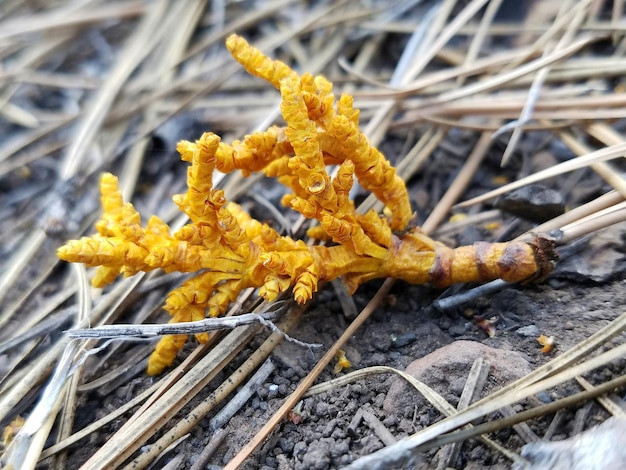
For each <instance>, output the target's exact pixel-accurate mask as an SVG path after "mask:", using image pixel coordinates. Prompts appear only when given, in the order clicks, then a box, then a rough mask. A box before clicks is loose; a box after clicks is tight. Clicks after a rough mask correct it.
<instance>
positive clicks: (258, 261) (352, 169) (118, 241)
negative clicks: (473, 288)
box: [58, 36, 556, 374]
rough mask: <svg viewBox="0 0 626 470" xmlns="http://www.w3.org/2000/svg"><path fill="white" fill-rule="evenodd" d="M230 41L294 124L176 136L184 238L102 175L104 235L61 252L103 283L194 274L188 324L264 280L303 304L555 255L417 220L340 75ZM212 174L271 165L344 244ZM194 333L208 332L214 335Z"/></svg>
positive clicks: (177, 293)
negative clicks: (262, 205)
mask: <svg viewBox="0 0 626 470" xmlns="http://www.w3.org/2000/svg"><path fill="white" fill-rule="evenodd" d="M226 45H227V47H228V48H229V50H230V51H231V52H232V54H233V56H234V57H235V59H237V60H238V61H239V62H240V63H241V64H242V65H243V66H244V68H245V69H246V70H247V71H248V72H249V73H251V74H252V75H256V76H258V77H261V78H263V79H265V80H267V81H268V82H270V83H272V84H273V85H274V86H275V87H276V88H278V89H279V90H280V93H281V96H282V105H281V111H282V114H283V117H284V119H285V122H286V123H287V126H286V127H285V128H278V127H272V128H270V129H269V130H268V131H266V132H257V133H255V134H252V135H250V136H247V137H245V138H244V140H243V141H236V142H234V143H233V144H232V145H227V144H225V143H223V142H220V139H219V137H218V136H216V135H215V134H212V133H205V134H204V135H203V136H202V137H200V139H198V140H197V141H196V142H193V143H192V142H187V141H181V142H180V143H179V144H178V146H177V149H178V151H179V153H180V154H181V158H182V159H183V160H184V161H186V162H190V163H191V166H190V168H189V171H188V178H187V186H188V190H187V192H186V193H185V194H179V195H177V196H174V201H175V202H176V204H177V205H178V206H179V207H180V209H181V210H182V211H183V212H184V213H185V214H187V215H188V216H189V219H190V220H191V222H190V223H189V224H187V225H185V226H184V227H183V228H181V229H180V230H178V231H176V232H175V233H171V231H170V229H169V227H168V226H167V225H166V224H165V223H164V222H162V221H161V220H160V219H158V218H157V217H154V216H153V217H151V218H150V220H149V221H148V223H147V225H146V227H145V228H144V227H142V226H141V223H140V220H139V214H138V213H137V211H136V210H135V209H134V207H133V206H132V204H130V203H124V202H123V201H122V196H121V193H120V191H119V188H118V186H117V178H115V177H114V176H113V175H111V174H108V173H107V174H104V175H103V176H102V180H101V192H102V206H103V209H104V214H103V216H102V219H101V220H100V221H99V222H98V223H97V224H96V230H97V232H98V233H97V234H96V235H94V236H92V237H85V238H81V239H80V240H74V241H70V242H68V243H67V244H66V245H65V246H63V247H61V248H60V249H59V251H58V255H59V257H60V258H62V259H64V260H66V261H71V262H80V263H85V264H86V265H88V266H98V272H97V273H96V276H95V277H94V279H93V284H94V285H95V286H104V285H106V284H108V283H110V282H112V281H113V280H114V279H115V278H116V277H117V276H118V275H120V274H122V275H124V276H130V275H133V274H135V273H137V272H139V271H150V270H152V269H157V268H161V269H164V270H166V271H168V272H171V271H180V272H199V274H198V275H197V276H196V277H194V278H192V279H190V280H188V281H186V282H185V283H184V284H182V285H181V286H180V287H179V288H177V289H175V290H174V291H172V292H171V293H170V294H169V296H168V297H167V300H166V302H165V309H166V310H167V311H168V312H169V313H170V314H171V315H172V320H171V321H172V322H185V321H193V320H198V319H202V318H204V317H205V315H207V314H208V315H209V316H215V315H219V314H221V313H223V312H224V311H225V310H226V308H227V307H228V305H229V304H230V303H231V302H232V301H234V300H235V299H236V297H237V295H238V294H239V292H240V291H241V290H242V289H245V288H247V287H255V288H259V295H260V296H262V297H263V298H265V299H267V300H269V301H271V300H274V299H275V298H276V297H277V296H278V295H279V294H280V293H281V292H283V291H285V290H287V289H289V288H291V289H292V290H293V296H294V299H295V300H296V301H297V302H299V303H304V302H307V301H308V300H310V299H311V297H312V295H313V293H315V292H316V291H317V286H318V284H319V283H320V282H322V281H329V280H332V279H335V278H337V277H342V278H343V279H344V281H345V283H346V285H347V286H348V288H349V290H350V291H351V292H353V291H354V290H355V289H356V288H357V287H358V286H359V285H360V284H362V283H363V282H366V281H368V280H370V279H374V278H380V277H395V278H398V279H402V280H404V281H407V282H410V283H415V284H425V283H430V284H432V285H434V286H438V287H444V286H448V285H450V284H453V283H456V282H469V281H488V280H491V279H495V278H502V279H504V280H506V281H511V282H516V281H526V280H531V279H538V278H542V277H544V276H545V275H546V274H547V273H548V272H549V271H550V269H551V268H552V262H553V261H554V260H555V259H556V255H555V252H554V247H553V244H552V242H551V241H550V240H548V239H546V238H544V237H535V238H533V239H532V240H529V241H528V242H510V243H494V244H491V243H485V242H480V243H476V244H474V245H473V246H469V247H461V248H457V249H451V248H448V247H446V246H445V245H443V244H441V243H439V242H436V241H434V240H432V239H430V238H429V237H427V236H426V235H425V234H423V233H422V232H421V231H420V229H419V228H418V227H412V226H410V220H411V216H412V213H411V207H410V204H409V197H408V193H407V191H406V187H405V185H404V182H403V181H402V180H401V179H400V178H399V177H398V176H397V175H396V172H395V169H394V168H393V167H392V166H391V164H390V163H389V162H388V161H387V160H386V159H385V157H384V156H383V155H382V154H381V153H380V152H379V151H378V150H377V149H375V148H373V147H371V146H370V144H369V142H368V140H367V138H366V137H365V136H364V135H363V134H362V133H361V132H360V131H359V129H358V111H356V110H354V109H353V107H352V98H351V97H350V96H347V95H344V96H342V97H341V98H340V99H339V101H338V102H337V103H335V96H334V95H333V94H332V84H331V83H330V82H329V81H328V80H326V79H325V78H324V77H313V76H312V75H309V74H304V75H303V76H302V77H300V76H298V74H296V72H294V71H293V70H292V69H290V68H289V67H288V66H287V65H285V64H283V63H282V62H279V61H273V60H271V59H270V58H268V57H266V56H265V55H263V54H262V53H261V52H260V51H259V50H257V49H255V48H254V47H252V46H250V45H249V44H248V43H247V42H246V41H245V40H244V39H242V38H241V37H239V36H231V37H230V38H228V40H227V42H226ZM329 164H333V165H339V169H338V172H337V175H336V176H335V177H334V178H332V177H331V176H330V175H329V174H328V173H327V171H326V166H327V165H329ZM216 169H217V170H219V171H222V172H231V171H234V170H237V169H238V170H241V171H242V172H243V173H244V174H245V175H247V174H250V173H251V172H256V171H263V172H264V173H265V174H266V175H268V176H270V177H276V178H278V180H279V181H280V182H281V183H283V184H284V185H286V186H287V187H289V188H290V189H291V190H292V191H293V192H292V194H289V195H287V196H285V197H284V198H283V203H284V204H285V205H287V206H288V207H291V208H292V209H293V210H296V211H298V212H300V213H301V214H302V215H304V216H305V217H307V218H311V219H317V220H318V221H319V222H320V225H321V227H317V228H315V229H312V230H310V231H309V235H311V236H314V237H317V238H324V239H327V240H332V241H333V242H335V243H336V244H335V245H332V246H307V245H306V244H305V243H304V242H303V241H302V240H293V239H291V238H290V237H285V236H281V235H280V234H278V233H277V232H276V231H275V230H274V229H272V228H271V227H269V226H267V225H266V224H262V223H261V222H259V221H257V220H254V219H252V218H251V217H250V216H249V215H248V214H247V213H246V212H244V211H243V210H242V209H241V207H239V206H238V205H236V204H234V203H228V202H227V201H226V199H225V197H224V194H223V192H222V191H220V190H217V189H215V188H214V187H213V179H212V176H213V172H214V170H216ZM354 177H356V178H357V179H358V181H359V183H360V184H361V185H362V186H363V187H364V188H366V189H368V190H370V191H371V192H372V193H374V194H375V195H376V197H378V199H379V200H381V201H382V202H383V203H384V204H385V205H386V206H387V208H388V209H389V211H390V214H391V216H390V218H389V219H387V218H383V217H380V216H379V215H378V214H376V213H375V212H373V211H370V212H368V213H367V214H365V215H360V214H357V213H356V210H355V207H354V203H353V201H352V200H350V198H349V191H350V189H351V187H352V184H353V181H354ZM197 338H198V340H199V341H205V340H206V335H205V334H203V335H197ZM185 340H186V337H185V336H179V335H178V336H166V337H164V338H163V339H162V340H161V341H160V342H159V344H158V345H157V348H156V350H155V352H154V353H153V354H152V356H151V358H150V360H149V364H148V373H150V374H158V373H160V372H161V371H162V370H163V369H164V368H165V367H167V366H168V365H170V364H171V363H172V361H173V360H174V358H175V357H176V354H177V352H178V351H179V350H180V348H182V346H183V344H184V342H185Z"/></svg>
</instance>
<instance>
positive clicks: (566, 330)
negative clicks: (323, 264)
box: [69, 170, 626, 469]
mask: <svg viewBox="0 0 626 470" xmlns="http://www.w3.org/2000/svg"><path fill="white" fill-rule="evenodd" d="M497 171H499V170H497ZM419 184H420V182H419V181H417V182H414V184H412V186H411V187H412V188H413V192H414V194H415V193H416V192H419V189H416V188H417V187H418V186H419ZM597 184H601V183H599V181H597V180H596V179H594V178H593V177H591V178H589V185H591V186H594V185H597ZM583 186H584V185H583ZM472 189H473V188H472ZM477 190H482V189H481V188H478V189H477ZM470 192H471V190H470ZM578 192H579V193H589V192H591V190H590V189H589V188H587V189H586V190H585V188H584V187H583V188H579V191H578ZM504 217H505V220H509V217H508V216H504ZM472 235H473V236H483V237H484V236H485V231H483V233H480V232H479V231H478V230H476V228H473V229H472V230H470V231H466V232H464V233H462V234H460V235H459V236H458V237H457V238H456V240H458V239H465V240H466V239H467V237H471V236H472ZM625 235H626V224H619V225H616V226H613V227H611V228H609V229H606V230H604V231H603V232H601V233H598V234H595V235H593V236H592V237H591V238H590V239H589V240H587V241H586V242H585V243H583V244H582V245H581V246H579V247H578V248H577V249H575V250H569V251H568V250H565V251H564V254H565V255H566V256H568V257H567V258H566V259H563V260H562V261H561V262H560V263H559V265H558V266H557V269H556V270H555V271H554V272H553V274H552V275H551V276H550V278H549V279H547V280H546V281H545V282H543V283H539V284H532V285H527V286H510V287H507V288H504V289H502V290H500V291H498V292H496V293H495V294H489V295H485V296H482V297H479V298H478V299H476V300H473V301H470V302H468V303H465V304H463V305H460V306H457V307H453V308H450V309H448V310H445V311H438V310H437V309H435V308H434V307H433V301H435V300H436V299H437V298H438V297H443V296H448V295H452V294H454V293H457V292H459V291H461V290H467V288H468V286H463V287H454V288H451V289H449V290H448V291H445V292H442V291H441V290H436V289H431V288H429V287H425V286H412V285H407V284H404V283H401V282H398V283H396V284H395V286H394V288H393V290H392V292H391V294H390V295H389V296H388V297H387V298H386V300H385V302H384V303H383V305H381V306H380V307H379V308H378V309H377V310H376V312H375V313H374V315H373V316H372V317H371V318H370V319H369V320H368V321H367V323H366V324H365V325H364V326H363V327H362V328H361V329H360V330H359V331H358V332H357V334H356V335H354V337H353V338H352V339H351V340H350V341H349V343H348V344H347V345H346V347H345V348H344V349H345V352H346V355H347V357H348V359H349V360H350V361H351V363H352V367H351V369H350V370H355V369H361V368H365V367H369V366H377V365H386V366H391V367H394V368H397V369H400V370H405V369H406V368H407V367H408V368H409V369H408V370H409V371H412V373H414V374H415V375H416V376H417V377H418V378H419V379H420V380H422V381H424V382H425V383H426V384H428V385H430V386H431V387H433V388H434V389H435V390H436V391H438V392H439V393H441V394H442V395H443V397H444V398H445V399H446V400H448V401H449V402H450V403H451V404H452V405H454V406H456V405H457V403H458V401H459V397H460V395H461V392H462V390H463V387H464V384H465V381H466V378H467V376H468V373H469V371H470V369H471V367H472V363H473V361H474V359H476V357H479V356H480V357H482V358H484V359H485V361H486V362H487V364H488V365H489V376H488V378H487V382H486V385H485V387H484V389H483V390H482V392H481V393H480V397H482V396H485V395H486V394H487V393H489V392H493V391H495V390H497V389H499V388H501V387H502V386H504V385H506V384H507V383H509V382H511V381H513V380H515V379H517V378H519V377H521V376H523V375H525V374H528V373H529V372H531V371H532V370H534V369H536V368H537V367H538V366H540V365H542V364H544V363H545V362H547V361H548V360H550V359H551V358H553V357H554V356H555V355H557V354H559V353H561V352H563V351H566V350H567V349H569V348H571V347H573V346H575V345H576V344H577V343H579V342H580V341H582V340H583V339H585V338H587V337H588V336H590V335H591V334H593V333H594V332H595V331H597V330H598V329H599V328H601V327H602V326H604V325H606V324H607V323H608V322H609V321H611V320H612V319H614V318H615V317H617V316H618V315H620V314H621V313H622V308H623V305H624V304H625V303H626V282H625V281H624V276H623V273H624V270H625V269H626V262H625V260H624V255H623V246H624V245H623V240H624V236H625ZM562 251H563V250H562ZM379 286H380V281H378V282H376V281H374V282H371V283H369V284H367V285H365V286H363V287H361V288H360V289H359V290H358V291H357V293H356V295H355V296H354V297H353V299H354V302H355V305H356V307H357V309H358V310H361V309H362V308H363V307H364V306H365V305H366V304H367V303H368V301H369V300H370V299H371V297H372V296H373V295H374V293H375V291H376V289H377V288H378V287H379ZM481 319H486V320H489V321H490V323H492V324H493V326H494V328H495V331H494V333H495V334H494V335H493V337H489V336H488V335H487V334H486V332H485V331H484V329H483V328H481V327H480V326H479V321H480V320H481ZM348 322H349V320H348V319H346V318H345V316H344V313H343V310H342V307H341V305H340V303H339V301H338V300H337V296H336V294H335V291H334V290H333V289H332V288H331V286H326V287H325V288H324V289H323V290H322V291H321V292H320V293H319V295H318V296H317V297H316V298H315V300H314V301H313V302H312V303H311V305H310V307H309V309H308V310H307V312H306V313H305V314H304V315H303V317H302V319H301V320H300V322H299V324H298V326H297V327H296V328H295V329H293V330H292V331H290V335H291V336H293V337H294V338H297V339H298V340H301V341H304V342H310V343H322V344H323V346H324V347H322V348H320V349H315V348H306V347H303V346H300V345H296V344H293V343H289V342H285V341H284V342H283V343H282V344H281V345H280V346H279V347H278V348H277V349H276V350H275V351H274V353H273V354H272V355H271V363H272V365H273V372H272V373H271V374H270V375H269V377H268V378H267V379H266V380H265V382H264V383H263V384H262V385H261V386H259V387H257V388H256V390H255V393H254V395H253V396H252V398H251V399H250V400H249V401H248V402H247V403H246V405H245V406H244V408H243V409H242V410H241V411H239V412H238V413H237V414H236V415H235V416H234V417H233V418H232V419H231V420H230V421H229V422H228V423H227V425H226V426H225V427H224V431H225V433H226V438H225V439H224V441H223V443H222V445H221V446H219V448H218V450H217V452H216V453H215V455H214V456H213V457H212V459H211V460H210V463H211V465H213V467H209V468H217V467H220V466H222V465H224V464H226V463H227V462H228V461H229V460H230V459H231V458H232V457H233V456H234V455H235V454H236V453H237V452H238V451H239V449H240V448H241V447H242V446H243V445H245V443H246V442H247V441H248V440H249V439H250V438H251V437H252V436H253V435H254V434H255V432H256V431H258V430H259V429H260V428H261V426H262V425H263V424H264V423H265V422H266V421H267V420H268V418H269V417H270V416H271V415H272V413H273V412H274V411H276V410H277V409H278V408H279V406H280V405H281V403H282V401H283V399H284V398H285V397H286V396H287V395H288V394H289V393H290V392H292V391H293V390H294V389H295V388H296V386H297V384H298V383H299V381H300V380H301V379H302V378H303V377H304V376H305V375H306V374H307V373H308V371H310V370H311V368H312V367H313V366H314V364H315V363H316V361H317V360H318V359H319V358H320V357H321V356H322V355H323V352H324V351H325V350H326V349H327V348H328V347H329V346H330V345H332V343H333V342H334V341H335V340H336V339H337V338H338V337H339V335H340V334H341V333H342V331H343V330H344V329H345V327H346V326H347V324H348ZM540 334H544V335H546V336H552V337H554V340H555V347H554V349H553V350H552V351H551V352H549V353H543V352H541V346H540V345H539V344H538V343H537V341H536V338H537V337H538V336H539V335H540ZM265 337H267V334H266V333H263V334H261V335H259V338H258V340H256V341H255V342H253V345H255V344H256V345H258V344H260V342H261V341H262V340H263V339H264V338H265ZM480 345H482V346H484V348H483V347H481V346H480ZM192 347H193V345H191V344H188V347H187V350H190V349H191V348H192ZM442 348H443V349H442ZM431 353H434V354H431ZM245 354H246V351H244V352H243V353H242V356H241V357H244V355H245ZM241 360H242V359H236V360H235V361H233V363H232V364H231V366H230V367H229V368H228V369H227V370H226V371H225V372H224V373H223V374H220V376H219V377H217V379H216V380H215V383H216V384H218V383H220V382H219V381H220V379H221V380H223V379H224V378H225V377H226V374H228V373H230V371H232V370H234V368H236V366H238V365H239V363H240V362H241ZM624 365H626V364H618V365H616V366H615V368H614V369H612V368H605V369H603V370H600V371H596V372H595V373H594V374H593V375H591V376H590V377H587V379H588V380H589V381H591V382H592V383H600V382H604V381H606V380H609V379H610V378H612V377H613V376H616V375H620V374H622V373H623V366H624ZM105 367H106V366H105ZM331 369H332V367H330V366H329V367H328V368H327V370H326V371H325V373H324V374H323V375H322V376H321V377H320V378H319V380H318V382H322V381H326V380H329V379H332V378H335V377H337V376H340V375H342V374H343V372H341V373H339V374H338V375H336V374H335V373H334V372H333V370H331ZM106 372H107V371H106V370H101V371H98V375H104V374H106ZM150 383H151V379H149V378H148V377H146V376H145V375H143V374H142V373H139V374H137V375H136V376H135V378H134V379H133V380H132V381H131V382H129V383H123V384H121V385H120V386H119V388H117V389H115V390H113V391H112V392H110V393H107V395H106V396H104V397H102V396H101V395H100V394H99V393H97V392H91V393H85V394H83V395H82V397H81V405H82V406H81V407H80V408H79V410H78V416H77V422H76V427H77V428H79V427H81V425H83V424H86V423H88V422H90V421H91V420H93V419H94V418H96V417H100V416H103V415H104V414H106V413H107V412H108V411H110V410H112V409H115V408H117V407H118V406H119V405H121V404H122V403H124V402H126V401H127V400H128V399H129V397H130V396H135V395H136V394H137V393H139V392H141V390H142V389H144V388H146V387H147V386H149V385H150ZM210 390H211V387H207V390H206V391H205V392H202V393H201V394H200V395H199V397H197V399H195V400H194V401H192V403H191V404H190V405H188V406H187V407H186V408H185V409H184V410H183V411H182V413H185V412H186V410H187V411H188V410H189V409H191V407H193V406H195V404H197V402H198V400H201V399H202V397H203V396H206V395H208V393H209V392H210ZM578 390H579V389H578V388H577V387H576V386H575V385H570V386H568V387H563V388H561V389H556V390H551V391H548V392H545V393H543V394H541V396H537V397H536V400H535V402H534V403H522V404H519V405H518V406H517V407H515V411H521V410H523V409H524V408H525V406H526V405H529V404H530V405H537V404H540V403H547V402H550V401H552V400H555V399H558V398H560V397H562V396H565V395H567V394H571V393H574V392H576V391H578ZM477 398H478V397H477ZM298 411H299V412H298V413H297V414H298V417H296V418H293V417H292V419H291V420H286V421H285V422H284V423H283V424H282V425H281V426H280V427H279V428H278V429H277V430H276V431H275V432H274V434H273V435H272V436H271V438H270V439H269V440H268V441H266V443H265V444H264V445H263V446H262V448H261V449H260V450H258V451H257V452H256V453H255V454H253V457H252V458H251V459H249V460H248V462H247V464H246V468H283V469H287V468H296V469H310V468H313V469H326V468H340V467H342V466H344V465H346V464H349V463H350V462H352V461H354V460H355V459H357V458H358V457H360V456H363V455H367V454H370V453H372V452H374V451H376V450H378V449H381V448H382V447H384V446H385V445H387V444H389V443H390V442H393V440H398V439H401V438H402V437H405V436H407V435H410V434H412V433H414V432H416V431H418V430H420V429H423V428H424V427H426V426H428V425H430V424H432V423H434V422H436V421H438V420H440V419H441V418H442V416H441V414H440V413H438V412H437V411H436V410H435V409H434V408H433V406H432V405H431V404H429V403H428V402H427V401H426V400H424V399H423V398H422V397H420V395H419V394H418V393H417V392H415V391H412V390H410V389H409V387H408V386H407V385H405V384H404V383H403V381H402V379H399V378H397V377H396V376H393V375H390V374H383V375H375V376H371V377H369V378H367V379H364V380H360V381H357V382H356V383H352V384H349V385H344V386H339V387H336V388H334V389H332V390H330V391H328V392H325V393H322V394H320V395H317V396H312V397H309V398H305V399H304V400H302V402H301V407H300V409H299V410H298ZM212 416H213V415H209V416H208V417H206V418H205V419H204V420H203V421H202V423H203V425H202V426H200V427H197V428H196V429H194V431H193V432H192V433H191V434H190V435H188V436H187V438H186V439H185V440H184V441H183V442H182V443H180V444H179V445H178V446H177V447H176V448H175V449H174V450H172V451H171V452H170V453H166V454H164V456H163V458H162V460H161V461H160V463H159V464H158V465H164V464H165V463H166V462H167V461H168V460H170V459H172V458H174V457H177V458H181V456H182V460H181V461H177V462H178V463H179V464H180V462H183V464H182V466H181V467H179V468H188V467H189V466H190V465H191V464H192V463H193V462H194V461H195V459H196V458H197V456H198V455H199V454H200V452H201V451H202V449H204V447H205V446H206V445H207V443H208V442H209V441H210V440H211V438H212V436H213V430H214V429H213V424H212V421H211V419H212ZM607 418H608V414H607V413H606V411H604V410H603V409H602V408H601V407H600V406H599V405H597V404H595V403H589V404H586V405H583V406H581V407H579V408H576V409H569V410H567V411H566V412H564V413H559V416H558V418H557V419H556V420H555V416H554V415H552V416H546V417H544V418H542V419H540V420H535V421H531V422H529V423H528V425H529V428H528V429H527V430H526V433H525V434H523V436H520V434H518V432H517V431H516V430H513V429H506V430H502V431H499V432H497V433H496V434H495V435H493V436H491V437H492V438H494V439H495V440H496V441H497V442H499V443H501V444H502V445H504V446H505V447H506V448H508V449H511V450H513V451H516V452H519V451H520V449H521V447H522V446H523V445H524V444H526V443H527V442H529V441H530V440H535V439H536V440H538V439H542V438H550V439H553V440H561V439H564V438H567V437H569V436H571V435H573V434H578V433H579V432H580V431H582V430H583V429H588V428H590V427H593V426H594V425H596V424H599V423H601V422H603V421H604V420H605V419H607ZM553 421H554V423H553ZM122 423H123V420H119V421H116V422H115V423H114V424H112V425H111V426H109V427H108V428H106V429H104V430H103V432H102V433H98V434H95V435H92V436H91V438H90V442H89V443H88V444H87V443H84V444H82V445H81V446H80V447H79V448H77V449H75V450H74V453H73V455H72V456H71V457H70V461H69V462H70V464H71V465H70V468H75V467H77V466H78V465H79V463H81V462H82V461H84V460H85V459H86V458H87V457H88V456H89V455H91V454H92V453H93V452H94V449H95V448H97V447H99V446H100V445H101V444H102V443H103V442H104V441H105V440H106V438H107V435H109V433H112V432H114V431H115V429H116V428H118V427H119V426H120V425H121V424H122ZM551 424H552V425H551ZM546 433H548V434H546ZM158 435H159V434H158ZM446 452H447V450H446V449H441V450H432V451H430V452H429V453H427V454H424V455H417V456H416V457H415V459H414V461H413V462H411V464H410V465H409V466H408V467H407V468H436V467H438V466H442V465H444V464H446V465H448V466H449V467H453V468H509V467H510V461H508V460H507V459H506V458H505V457H504V456H502V455H498V454H497V453H495V452H494V451H493V450H491V449H488V448H487V447H485V446H484V445H483V444H481V443H479V442H477V441H475V440H470V441H467V442H465V443H464V444H463V446H462V448H461V450H460V452H459V454H458V457H456V458H455V459H454V460H453V461H449V460H446V459H449V457H446Z"/></svg>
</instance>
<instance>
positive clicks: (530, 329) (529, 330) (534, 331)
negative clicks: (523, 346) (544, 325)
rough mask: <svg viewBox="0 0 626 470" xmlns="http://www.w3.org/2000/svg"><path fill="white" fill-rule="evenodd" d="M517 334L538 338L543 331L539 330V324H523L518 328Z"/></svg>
mask: <svg viewBox="0 0 626 470" xmlns="http://www.w3.org/2000/svg"><path fill="white" fill-rule="evenodd" d="M517 334H518V335H521V336H525V337H527V338H536V337H537V336H539V335H540V334H541V333H540V331H539V328H537V325H528V326H523V327H521V328H519V329H518V330H517Z"/></svg>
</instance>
